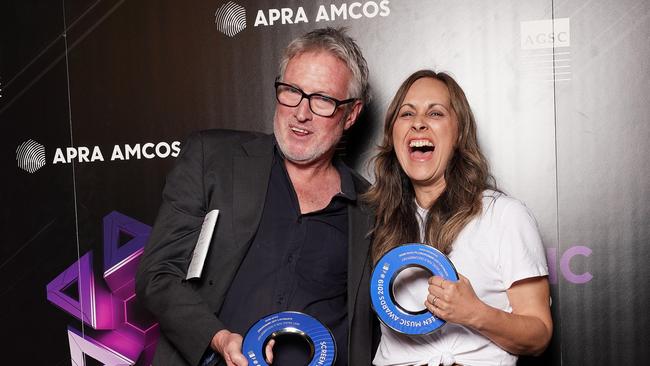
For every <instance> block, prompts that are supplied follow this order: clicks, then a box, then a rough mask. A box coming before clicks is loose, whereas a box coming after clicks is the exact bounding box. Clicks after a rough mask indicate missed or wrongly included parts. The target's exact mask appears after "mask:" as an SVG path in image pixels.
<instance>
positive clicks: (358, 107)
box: [343, 100, 363, 131]
mask: <svg viewBox="0 0 650 366" xmlns="http://www.w3.org/2000/svg"><path fill="white" fill-rule="evenodd" d="M362 110H363V103H362V102H361V101H359V100H357V101H355V102H354V105H352V109H350V111H349V112H348V114H347V117H346V118H345V124H344V125H343V129H344V130H346V131H347V129H348V128H350V127H352V126H353V125H354V123H355V122H356V121H357V118H358V117H359V115H360V114H361V111H362Z"/></svg>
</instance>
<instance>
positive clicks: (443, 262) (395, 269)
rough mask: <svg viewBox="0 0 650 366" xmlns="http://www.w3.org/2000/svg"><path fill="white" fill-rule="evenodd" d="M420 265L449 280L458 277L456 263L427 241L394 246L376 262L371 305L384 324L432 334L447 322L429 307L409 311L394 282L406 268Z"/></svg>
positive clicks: (403, 330)
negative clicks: (398, 299) (398, 300)
mask: <svg viewBox="0 0 650 366" xmlns="http://www.w3.org/2000/svg"><path fill="white" fill-rule="evenodd" d="M413 267H419V268H422V269H424V270H426V271H428V272H430V273H431V276H434V275H435V276H441V277H442V278H444V279H445V280H448V281H454V282H455V281H458V273H457V272H456V269H455V268H454V265H453V263H451V261H450V260H449V258H447V256H446V255H444V254H443V253H442V252H441V251H439V250H437V249H435V248H433V247H431V246H428V245H424V244H405V245H401V246H398V247H396V248H393V249H392V250H390V251H389V252H388V253H386V254H384V256H383V257H381V259H379V261H378V262H377V265H376V266H375V269H374V270H373V271H372V278H371V279H370V298H371V301H372V307H373V310H374V311H375V313H377V316H378V317H379V320H381V322H382V323H384V325H386V326H387V327H389V328H391V329H393V330H394V331H396V332H398V333H403V334H429V333H432V332H434V331H436V330H437V329H439V328H440V327H442V326H443V325H444V324H445V323H446V322H445V321H444V320H442V319H440V318H437V317H436V316H434V315H433V314H431V313H430V312H429V311H428V310H426V309H425V310H422V311H409V310H406V309H404V308H403V307H402V306H400V305H399V304H398V303H397V301H396V300H395V296H394V293H393V284H394V282H395V278H397V276H398V275H399V274H400V273H401V272H402V271H403V270H405V269H407V268H413Z"/></svg>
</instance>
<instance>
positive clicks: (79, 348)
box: [68, 327, 135, 366]
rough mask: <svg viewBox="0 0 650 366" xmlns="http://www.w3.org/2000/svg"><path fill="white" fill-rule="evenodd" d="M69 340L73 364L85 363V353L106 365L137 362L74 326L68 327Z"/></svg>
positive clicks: (114, 365) (120, 365) (116, 365)
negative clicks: (83, 333)
mask: <svg viewBox="0 0 650 366" xmlns="http://www.w3.org/2000/svg"><path fill="white" fill-rule="evenodd" d="M68 342H69V343H70V358H71V359H72V365H73V366H82V365H85V364H86V357H84V355H88V356H90V357H92V358H94V359H95V360H97V361H99V362H101V363H103V364H104V365H106V366H122V365H133V364H134V363H135V362H134V361H133V360H131V359H129V358H127V357H124V356H123V355H121V354H120V353H119V352H116V351H114V350H112V349H110V348H109V347H107V346H106V345H104V344H101V343H100V342H98V341H97V340H95V339H93V338H92V337H90V336H88V335H86V336H84V335H82V334H81V332H79V331H78V330H76V329H74V328H72V327H68Z"/></svg>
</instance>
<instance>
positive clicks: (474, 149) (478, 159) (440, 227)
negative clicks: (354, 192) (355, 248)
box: [363, 70, 496, 262]
mask: <svg viewBox="0 0 650 366" xmlns="http://www.w3.org/2000/svg"><path fill="white" fill-rule="evenodd" d="M421 78H432V79H436V80H439V81H441V82H443V83H444V84H445V85H446V86H447V89H448V90H449V97H450V101H451V108H452V109H453V110H454V112H455V113H456V116H457V118H458V141H457V143H456V146H455V149H454V154H453V156H452V158H451V159H450V161H449V165H448V166H447V169H446V170H445V181H446V188H445V191H444V192H443V193H442V195H441V196H440V197H438V199H437V200H436V201H435V202H434V204H433V205H432V206H431V207H430V208H429V213H428V214H427V217H426V218H425V223H426V226H425V242H426V243H427V244H429V245H431V246H433V247H435V248H437V249H439V250H440V251H442V252H443V253H446V254H448V253H449V252H450V251H451V246H452V243H453V242H454V240H455V239H456V237H457V236H458V233H459V232H460V231H461V230H462V229H463V227H465V225H467V223H468V222H469V221H470V220H471V219H472V218H473V217H475V216H476V215H478V214H479V213H480V212H481V208H482V205H481V199H482V194H483V191H484V190H486V189H496V188H495V183H494V179H493V178H492V176H491V175H490V172H489V169H488V163H487V160H486V159H485V157H484V155H483V153H481V150H480V148H479V146H478V140H477V137H476V122H475V120H474V115H473V114H472V110H471V108H470V106H469V103H468V101H467V98H466V97H465V93H464V92H463V90H462V89H461V87H460V86H459V85H458V83H456V81H455V80H454V79H453V78H452V77H451V76H449V75H448V74H446V73H443V72H440V73H436V72H434V71H431V70H419V71H416V72H415V73H413V74H411V76H409V77H408V78H407V79H406V80H405V81H404V82H403V83H402V85H401V86H400V88H399V89H398V90H397V93H396V94H395V96H394V97H393V100H392V101H391V103H390V106H389V107H388V110H387V112H386V119H385V121H384V138H383V141H382V144H381V145H380V146H379V152H378V153H377V155H376V156H375V157H374V164H375V184H374V185H373V186H372V188H371V189H370V190H369V191H368V192H367V193H366V194H365V195H364V196H363V198H364V200H365V201H366V202H367V203H368V204H369V205H370V206H371V207H372V208H373V209H374V210H375V213H376V221H375V226H374V228H373V229H372V235H373V237H374V238H373V244H372V257H373V260H374V261H375V262H376V261H377V260H379V258H380V257H381V256H382V255H383V254H385V253H386V252H387V251H389V250H390V249H392V248H394V247H396V246H398V245H401V244H404V243H409V242H419V241H420V238H419V236H420V235H419V232H420V230H419V226H418V222H417V219H416V216H415V215H416V203H415V191H414V190H413V185H412V184H411V181H410V179H409V177H408V176H407V175H406V174H405V173H404V171H403V170H402V168H401V166H400V165H399V162H398V160H397V156H396V155H395V149H394V144H393V137H392V136H393V125H394V123H395V120H396V119H397V115H398V111H399V109H400V106H401V105H402V103H403V101H404V98H405V96H406V94H407V93H408V90H409V89H410V87H411V85H413V83H415V81H416V80H418V79H421Z"/></svg>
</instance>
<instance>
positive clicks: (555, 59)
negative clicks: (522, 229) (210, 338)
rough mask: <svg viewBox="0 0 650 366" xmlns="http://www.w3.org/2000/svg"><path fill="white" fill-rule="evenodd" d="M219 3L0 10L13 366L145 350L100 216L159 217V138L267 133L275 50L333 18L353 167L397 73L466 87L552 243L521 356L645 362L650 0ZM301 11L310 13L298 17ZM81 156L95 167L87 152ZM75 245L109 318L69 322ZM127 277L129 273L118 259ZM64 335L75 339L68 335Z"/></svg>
mask: <svg viewBox="0 0 650 366" xmlns="http://www.w3.org/2000/svg"><path fill="white" fill-rule="evenodd" d="M227 3H228V1H225V0H211V1H205V0H197V1H191V2H181V1H132V0H131V1H127V0H96V1H78V0H61V1H35V0H7V1H3V2H2V3H1V4H0V40H1V43H0V95H1V97H0V125H1V126H2V127H3V133H2V144H1V147H0V160H1V161H2V168H3V172H4V173H3V176H4V177H5V178H4V183H3V186H2V190H0V192H1V193H0V194H1V195H2V202H4V204H3V206H2V229H3V230H2V231H3V233H4V235H3V239H4V240H3V243H2V245H0V276H2V278H4V281H2V284H0V298H2V300H3V301H2V308H1V309H2V311H1V312H0V324H3V330H2V331H1V333H2V339H3V347H2V349H3V350H6V351H5V352H3V357H4V358H5V359H6V360H8V362H9V361H11V362H9V363H11V364H51V365H63V364H70V362H71V360H72V363H73V364H74V362H75V357H76V356H75V352H76V351H75V350H79V349H80V350H82V351H83V352H85V353H88V357H86V360H85V361H83V358H84V357H82V361H81V362H85V363H86V364H87V365H90V364H92V362H96V361H95V360H97V359H100V361H101V359H102V357H108V356H106V354H102V353H101V352H99V351H97V350H98V349H101V348H102V347H104V349H106V348H110V347H109V346H107V345H111V344H113V345H115V344H117V345H116V347H118V348H119V347H122V346H120V345H119V343H120V342H127V343H128V342H132V343H133V344H137V346H134V347H132V348H133V349H131V350H127V349H125V350H124V352H123V353H124V354H128V353H129V352H131V355H132V357H131V358H132V359H128V357H127V360H126V361H124V362H123V363H126V364H129V363H135V362H136V360H137V362H138V364H145V363H146V362H147V360H148V358H147V357H149V356H148V355H149V353H148V352H150V350H149V351H148V348H147V347H148V346H151V344H154V343H155V331H156V329H155V328H156V327H155V325H152V324H153V322H152V320H151V319H148V317H147V314H146V313H142V312H141V310H140V309H138V307H137V301H135V305H131V304H132V303H133V302H134V300H133V299H131V297H130V296H131V295H129V293H130V292H129V291H130V286H132V284H130V283H129V282H128V280H124V281H125V282H123V283H122V284H123V285H124V286H123V287H119V288H117V289H115V288H110V287H111V286H112V285H109V286H108V287H109V289H108V290H107V289H106V285H105V283H106V282H107V281H106V280H105V277H107V273H108V274H110V273H112V272H111V270H112V269H114V268H113V267H110V266H108V265H107V264H106V258H108V257H110V255H109V254H110V253H113V252H110V250H109V252H110V253H109V252H107V249H106V248H110V247H111V245H113V247H112V248H113V249H114V253H113V254H115V253H118V254H119V255H118V254H115V255H117V256H118V257H119V256H122V257H125V258H126V257H128V256H129V255H131V254H133V256H132V257H129V258H131V259H129V260H132V261H134V262H130V263H131V264H132V263H135V262H137V256H138V252H137V250H138V248H139V246H138V245H139V243H140V241H139V239H138V238H139V237H138V235H140V234H141V233H143V232H144V231H137V230H135V229H133V230H131V229H129V228H130V227H131V228H132V227H133V226H132V225H135V224H128V223H127V224H124V222H127V221H128V220H127V221H119V220H117V221H110V220H109V221H110V222H122V223H123V224H117V225H118V226H119V227H120V230H119V232H120V233H123V234H124V236H125V237H122V236H118V237H107V234H106V233H107V232H108V231H107V230H108V229H107V228H109V227H111V226H110V225H109V226H106V222H107V221H105V218H106V217H107V216H108V215H109V214H111V212H114V211H117V212H118V213H120V214H121V215H123V216H124V217H128V218H130V219H131V220H133V221H135V222H138V223H141V224H143V225H145V226H146V225H151V224H152V223H153V221H154V219H155V215H156V212H157V209H158V206H159V204H160V192H161V189H162V187H163V184H164V177H165V174H166V172H167V171H168V170H169V169H170V167H171V166H172V164H173V160H174V157H173V155H174V154H172V152H173V149H172V146H174V144H179V143H180V142H182V141H183V140H184V138H185V137H186V136H187V135H188V134H189V132H191V131H193V130H197V129H205V128H234V129H246V130H258V131H265V132H271V130H272V113H273V108H274V105H275V101H274V97H273V89H272V84H273V80H274V78H275V76H276V74H277V67H276V65H277V63H278V59H279V57H280V52H281V50H282V48H283V47H284V46H285V45H286V44H287V43H288V42H289V41H290V40H291V39H292V38H294V37H295V36H297V35H300V34H302V33H304V32H306V31H308V30H311V29H314V28H317V27H321V26H346V27H348V28H349V33H350V34H351V35H352V36H353V37H355V38H356V39H357V40H358V43H359V45H360V46H361V48H362V49H363V51H364V54H365V56H366V58H367V60H368V62H369V66H370V71H371V85H372V88H373V96H374V98H373V101H372V103H371V104H370V105H369V106H368V107H367V108H366V112H365V114H364V115H363V117H362V119H361V120H360V121H359V122H358V123H357V125H356V126H355V127H354V129H353V131H351V133H350V135H349V136H348V137H347V141H346V144H345V145H346V149H345V150H343V151H342V153H344V154H346V159H347V160H348V161H349V162H350V163H351V164H352V165H353V166H354V167H355V168H356V169H358V170H359V171H360V172H362V173H363V174H364V175H365V176H366V177H368V178H369V179H370V180H372V176H371V174H370V172H369V170H368V169H367V165H366V162H367V160H368V159H369V158H370V156H372V154H373V153H374V150H373V148H374V146H375V145H376V143H377V142H378V139H379V137H380V133H381V129H380V126H381V123H382V120H383V115H384V113H385V110H386V107H387V104H388V102H389V100H390V98H391V96H392V94H393V93H394V92H395V90H396V89H397V87H398V85H399V84H400V82H401V81H402V80H403V79H404V78H405V77H406V76H407V75H408V74H410V73H411V72H412V71H415V70H416V69H419V68H425V67H426V68H433V69H436V70H441V71H443V70H444V71H448V72H450V73H451V74H452V75H454V76H455V77H456V79H457V80H458V81H459V83H460V84H461V85H462V86H463V88H464V89H465V92H466V93H467V95H468V98H469V100H470V103H471V104H472V106H473V108H474V112H475V114H476V117H477V120H478V124H479V136H480V140H481V144H482V146H483V148H484V150H485V151H486V153H487V155H488V158H489V160H490V162H491V167H492V170H493V173H494V175H495V176H496V178H497V182H498V183H499V186H500V187H501V188H502V189H503V190H505V191H506V192H508V193H509V194H511V195H513V196H515V197H517V198H519V199H521V200H522V201H524V202H526V204H527V205H528V207H529V208H530V209H531V210H532V211H533V213H534V214H535V216H536V218H537V221H538V224H539V228H540V231H541V233H542V237H543V239H544V242H545V246H546V247H547V253H548V259H549V266H550V269H551V277H550V279H551V282H552V295H553V306H552V309H553V314H554V321H555V326H556V329H555V334H554V338H553V344H552V346H551V347H550V348H549V350H548V351H547V352H546V353H545V354H544V355H543V356H542V357H541V358H537V359H524V360H522V361H521V362H520V363H521V364H544V365H551V364H552V365H609V364H646V363H648V361H649V360H650V348H648V347H647V339H648V336H649V335H650V333H649V332H648V329H649V327H650V315H648V312H647V308H648V304H649V301H648V298H649V297H650V291H648V286H647V285H646V281H647V280H646V279H647V278H648V276H649V275H650V270H649V269H648V268H649V267H648V265H647V263H648V260H650V246H649V245H648V240H649V238H650V230H649V228H650V223H649V221H650V210H649V209H648V205H647V202H650V183H649V182H650V180H649V176H650V166H649V163H648V159H647V158H646V157H647V156H648V155H649V154H650V147H649V146H650V145H649V144H647V141H648V139H650V126H648V122H649V120H648V117H647V115H648V113H649V112H650V107H649V105H650V104H649V102H650V100H649V99H650V98H649V97H648V95H649V93H648V92H649V91H650V90H649V87H648V84H649V83H650V67H649V65H648V59H649V56H650V43H649V42H648V39H649V38H650V3H648V2H647V1H644V0H624V1H617V2H608V1H605V0H592V1H552V0H544V1H542V0H527V1H517V0H490V1H476V0H435V1H429V0H427V1H424V0H421V1H416V0H391V1H377V0H375V1H360V2H359V4H360V6H358V7H355V6H356V5H353V4H354V3H355V2H353V1H341V0H336V1H326V0H318V1H297V0H273V1H271V0H266V1H252V0H251V1H244V0H237V1H236V3H232V4H230V5H227ZM238 6H239V7H241V8H242V9H243V10H244V11H245V16H244V19H245V21H246V27H245V28H243V29H241V31H240V32H238V33H236V34H234V35H233V36H232V37H231V36H228V35H226V34H225V33H223V32H221V31H220V30H219V29H220V27H221V25H222V23H221V20H220V18H218V17H217V18H215V14H216V13H218V11H219V10H221V11H222V12H227V11H230V12H234V10H233V9H236V8H237V7H238ZM331 6H334V7H336V8H337V9H342V8H343V7H345V8H346V11H345V12H343V13H341V15H337V16H335V19H333V20H332V19H329V20H327V19H324V20H320V21H318V22H317V21H316V19H317V15H318V14H319V9H320V8H321V7H324V8H325V9H327V10H330V9H331ZM364 7H365V9H366V11H365V13H364V11H363V9H364ZM281 8H287V9H291V12H292V16H291V17H290V20H291V23H293V24H290V23H289V22H287V21H284V22H283V21H282V20H281V19H278V20H275V21H274V22H273V24H270V23H271V17H272V16H273V14H274V12H275V10H270V9H281ZM348 8H352V10H351V11H350V9H348ZM228 9H230V10H228ZM300 9H302V11H304V15H305V18H306V19H307V22H304V21H303V22H297V23H296V21H297V20H300V19H301V18H300V17H298V18H296V16H297V14H299V13H298V12H299V11H300ZM260 14H263V19H262V18H260V16H261V15H260ZM342 14H346V15H345V16H343V15H342ZM329 15H330V17H331V13H330V14H329ZM305 18H303V19H305ZM264 23H267V24H268V25H264ZM30 140H31V141H32V142H29V141H30ZM146 143H151V144H153V145H150V146H154V148H151V147H149V148H147V149H145V151H144V152H143V151H142V150H140V155H139V156H138V155H137V154H136V155H134V156H133V157H130V158H129V159H128V160H127V159H119V158H116V157H113V156H112V155H113V151H114V149H115V148H116V146H117V148H118V149H119V150H120V151H121V152H122V153H123V154H124V153H125V152H124V151H125V150H126V146H125V145H128V147H129V148H131V149H136V150H137V146H139V147H140V148H141V149H142V148H143V147H144V146H145V144H146ZM21 146H22V149H21ZM38 146H42V149H43V150H42V151H43V152H44V156H43V157H42V158H41V155H40V154H38V153H37V152H38V149H39V147H38ZM155 146H158V148H159V152H158V153H157V154H156V152H155ZM165 146H169V147H170V149H169V153H166V152H167V151H168V150H166V147H165ZM69 147H74V149H72V150H70V151H71V152H77V153H78V152H79V151H81V150H83V149H84V148H87V149H88V151H89V155H88V158H87V159H82V160H81V161H80V160H79V158H78V157H77V158H76V159H72V160H71V161H70V162H68V161H67V160H66V159H65V157H66V156H65V154H66V152H67V150H66V149H67V148H69ZM80 149H81V150H80ZM25 151H28V153H25ZM93 151H99V152H100V153H101V154H102V156H101V157H102V158H103V159H99V157H98V155H97V154H95V159H91V158H92V152H93ZM150 153H151V154H152V155H149V154H150ZM145 155H149V157H150V158H149V157H147V156H145ZM86 160H87V161H86ZM39 162H41V163H40V164H39ZM43 162H44V165H42V164H43ZM40 165H42V166H40ZM21 166H22V167H21ZM26 166H31V167H34V166H40V168H38V169H37V170H35V171H33V169H31V170H32V171H33V172H30V171H28V170H26V169H23V168H24V167H26ZM111 217H112V216H111ZM107 220H108V219H107ZM124 220H126V219H124ZM120 225H121V226H120ZM129 225H131V226H129ZM136 226H137V225H136ZM138 227H139V226H138ZM139 228H140V227H139ZM143 230H144V229H143ZM136 231H137V233H136ZM138 233H140V234H138ZM120 235H122V234H120ZM89 252H90V253H92V273H94V275H92V276H90V277H92V278H93V279H94V281H96V283H95V285H96V286H97V290H96V291H97V292H98V293H104V292H108V293H112V295H111V296H112V297H111V300H110V301H109V302H110V304H111V305H102V304H101V301H100V300H98V302H97V304H95V305H96V306H95V308H96V309H98V310H97V312H98V315H97V316H98V317H102V316H103V315H102V314H104V313H103V312H105V311H106V310H105V309H114V308H116V307H121V308H123V309H126V310H124V311H122V313H120V314H122V315H119V314H118V315H115V318H114V319H113V324H114V326H113V327H112V328H111V327H107V328H109V329H93V326H92V325H91V323H92V322H82V321H80V320H79V317H80V315H79V314H80V312H81V313H83V310H82V309H81V308H80V310H79V311H80V312H77V313H76V315H75V314H74V312H72V313H71V312H69V311H65V310H64V308H63V307H62V303H64V302H66V301H67V302H68V303H69V304H72V305H71V306H72V307H74V306H75V305H79V306H80V307H84V309H85V311H86V312H87V311H88V309H89V304H88V303H86V304H83V302H84V301H82V299H81V298H80V297H79V293H80V292H82V291H81V290H80V289H79V288H82V289H85V288H87V287H88V286H87V283H86V282H84V281H85V280H88V279H89V278H90V277H88V278H86V277H84V274H83V273H82V272H83V271H82V269H83V268H82V267H81V265H80V264H79V263H81V262H78V261H79V259H80V258H82V257H83V256H84V255H85V254H87V253H89ZM120 258H121V257H120ZM75 263H76V264H78V268H79V270H78V271H77V272H76V275H75V274H74V273H75V272H74V271H72V272H70V273H72V275H71V276H72V277H66V279H64V281H63V282H61V284H64V285H65V286H63V285H61V286H60V287H61V288H59V289H58V290H57V291H58V292H57V291H54V292H50V293H49V294H50V296H54V297H56V296H58V295H57V294H67V296H68V298H67V299H66V298H65V297H61V296H60V297H59V300H54V301H52V300H51V299H52V297H50V298H48V292H47V291H46V287H47V286H48V284H52V283H53V281H54V280H55V279H56V278H58V277H57V276H59V275H60V274H62V273H64V272H65V271H66V270H67V269H68V268H69V267H71V266H73V265H75ZM126 267H128V265H127V266H125V268H126ZM121 270H123V271H125V272H124V273H126V274H127V275H128V273H129V272H128V271H129V269H128V268H126V269H124V268H122V269H121ZM109 272H110V273H109ZM75 276H76V277H75ZM77 277H78V278H80V279H81V280H75V278H77ZM127 277H128V276H127ZM79 281H81V282H79ZM108 282H110V281H108ZM120 286H121V285H120ZM102 287H103V288H104V289H103V290H102ZM113 287H114V286H113ZM102 291H103V292H102ZM109 297H110V296H109ZM48 299H50V300H48ZM61 299H64V300H61ZM107 301H108V300H107ZM77 303H79V304H77ZM124 304H126V305H125V306H126V307H125V306H122V305H124ZM104 306H105V307H104ZM90 308H92V306H90ZM120 317H123V318H126V319H122V318H120ZM89 323H90V324H89ZM131 323H138V325H137V326H136V327H133V326H132V325H133V324H131ZM125 324H126V325H125ZM128 326H131V328H128ZM149 326H151V327H149ZM99 328H101V327H99ZM127 328H128V329H127ZM70 329H73V330H70ZM134 329H135V330H134ZM122 330H124V331H122ZM132 330H133V331H134V332H135V333H134V334H136V335H131V333H129V332H130V331H132ZM138 330H139V331H141V332H140V333H138ZM75 332H78V334H79V337H80V338H81V339H88V340H92V341H89V342H90V345H84V344H81V343H79V341H78V338H75V334H77V333H75ZM111 337H112V338H111ZM120 337H122V338H120ZM115 339H122V341H115ZM124 339H126V341H125V340H124ZM77 343H79V344H77ZM82 343H83V342H82ZM74 344H77V345H76V346H75V345H74ZM75 347H76V348H75ZM126 348H128V347H126ZM93 352H99V353H93ZM93 358H94V359H95V360H93ZM77 361H78V360H77ZM103 362H104V363H106V364H111V363H110V362H109V361H107V360H106V359H104V360H103ZM111 362H112V361H111ZM114 364H119V363H114Z"/></svg>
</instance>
